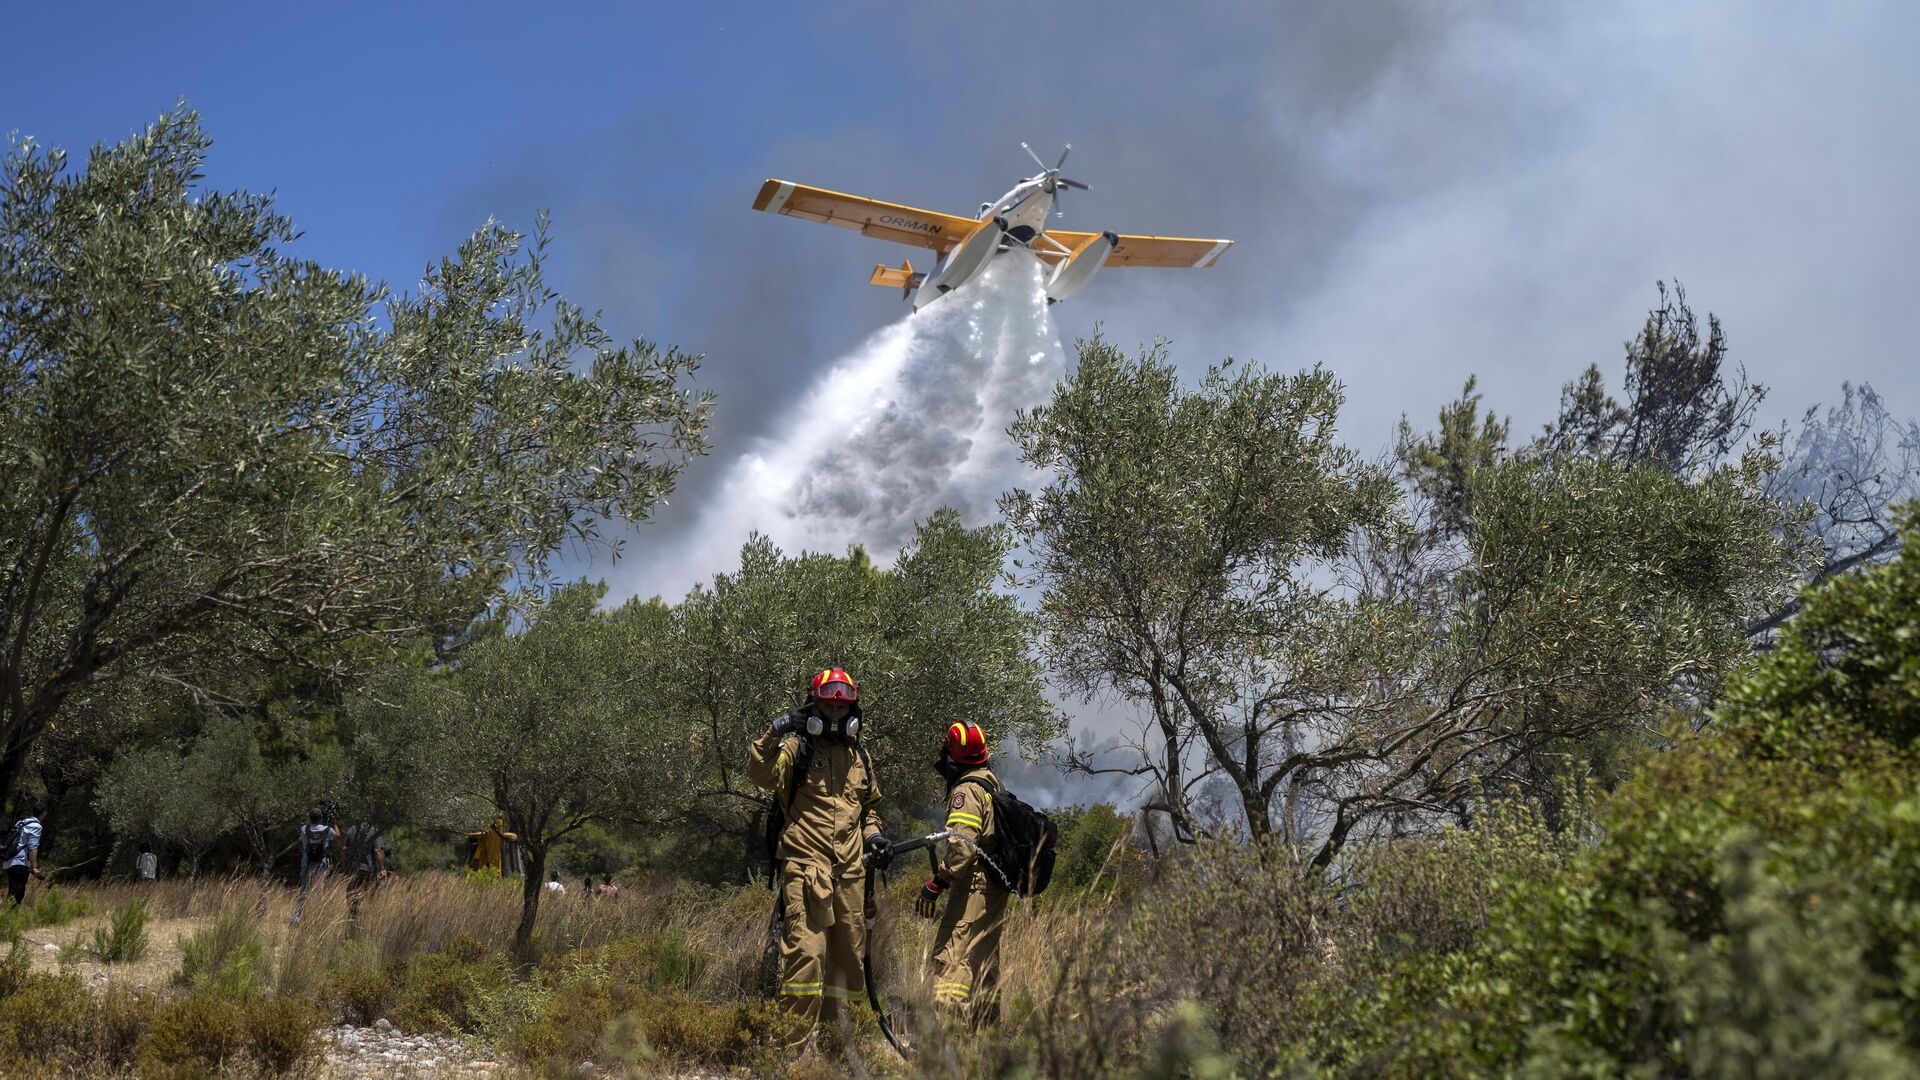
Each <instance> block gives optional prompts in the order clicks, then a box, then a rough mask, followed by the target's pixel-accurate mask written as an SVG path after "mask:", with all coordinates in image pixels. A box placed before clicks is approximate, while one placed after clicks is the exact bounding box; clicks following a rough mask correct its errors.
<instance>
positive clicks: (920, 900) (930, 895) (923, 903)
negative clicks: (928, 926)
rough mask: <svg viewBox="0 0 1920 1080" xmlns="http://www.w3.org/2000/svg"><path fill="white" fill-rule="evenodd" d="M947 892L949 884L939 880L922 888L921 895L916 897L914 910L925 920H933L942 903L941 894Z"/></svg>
mask: <svg viewBox="0 0 1920 1080" xmlns="http://www.w3.org/2000/svg"><path fill="white" fill-rule="evenodd" d="M946 891H947V883H946V882H944V881H941V880H940V879H939V878H934V879H932V880H931V881H928V882H927V883H926V884H925V885H922V886H920V895H919V896H916V897H914V900H913V910H914V911H915V912H916V913H917V914H919V916H920V917H921V918H923V919H931V918H933V913H934V909H935V906H936V905H938V904H939V903H940V894H941V893H943V892H946Z"/></svg>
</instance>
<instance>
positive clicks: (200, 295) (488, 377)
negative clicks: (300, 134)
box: [0, 107, 708, 796]
mask: <svg viewBox="0 0 1920 1080" xmlns="http://www.w3.org/2000/svg"><path fill="white" fill-rule="evenodd" d="M208 145H209V141H208V138H207V136H206V134H205V133H204V132H203V130H202V128H201V126H200V123H199V119H198V117H197V116H196V115H195V114H194V113H192V112H191V111H190V110H188V109H186V108H184V107H182V108H177V109H175V110H174V111H172V112H169V113H167V114H165V115H163V116H162V117H161V118H160V119H159V120H158V121H157V122H156V123H154V124H153V125H152V126H150V127H148V128H147V129H146V130H145V131H143V132H141V133H139V134H137V135H134V136H133V137H131V138H128V139H126V140H125V141H123V142H121V143H118V144H115V145H102V146H98V147H96V148H95V149H94V150H93V151H92V153H91V154H90V155H89V156H88V160H87V162H86V165H85V167H84V169H81V170H79V171H72V170H69V169H68V167H67V159H66V155H65V154H64V153H62V152H61V151H58V150H46V149H42V148H40V147H38V146H36V145H35V144H34V143H33V142H32V141H31V140H24V141H17V142H15V143H13V144H12V146H11V148H10V150H9V152H8V153H7V155H6V158H5V162H4V165H0V796H5V795H7V794H9V793H11V791H12V790H13V789H14V787H15V786H16V785H17V783H18V781H19V778H20V774H21V770H22V767H23V765H24V764H25V762H26V761H27V757H28V754H29V753H30V751H31V750H32V747H33V745H34V742H35V740H36V739H38V738H39V737H40V736H41V735H42V734H43V733H44V732H45V731H46V730H47V729H48V727H49V725H50V724H52V723H53V722H54V720H55V718H56V717H58V716H59V715H60V711H61V709H62V707H63V706H64V705H65V704H66V703H67V702H69V701H70V700H72V699H73V698H74V695H75V694H76V693H79V692H81V691H83V690H86V689H89V688H92V687H95V686H98V685H99V684H102V683H105V682H109V681H114V680H127V679H147V680H161V681H171V682H174V683H178V684H184V685H188V686H196V685H200V684H202V683H203V682H204V681H207V680H210V679H213V678H216V677H217V675H218V673H219V672H220V671H222V670H223V669H224V668H225V667H227V666H229V665H233V664H246V663H251V664H268V665H276V664H279V665H285V664H294V665H302V666H305V667H308V668H311V669H313V670H314V671H316V672H319V673H322V674H324V675H327V676H349V675H353V674H355V673H357V672H359V671H362V670H365V669H366V668H367V667H368V666H369V665H371V664H374V663H377V662H379V661H380V660H381V659H382V652H383V651H384V650H383V647H382V646H383V645H384V644H385V643H392V642H401V641H407V640H411V639H413V638H415V637H417V636H418V635H421V634H423V633H433V632H437V631H442V630H444V629H446V628H448V627H458V626H461V625H464V624H465V623H466V622H467V621H468V620H469V619H471V618H472V617H473V616H474V614H475V613H477V612H479V611H480V610H482V609H484V608H485V607H486V606H487V605H488V604H489V603H490V602H492V601H493V600H494V599H495V598H496V596H497V594H498V592H499V591H500V590H501V588H502V587H503V586H504V585H506V584H508V583H509V582H510V581H512V580H514V579H515V577H516V575H523V576H531V577H536V578H537V577H539V576H541V575H543V573H544V569H545V566H546V560H547V558H548V556H549V554H550V553H551V552H553V551H554V550H555V549H556V548H557V546H558V545H559V544H561V543H562V542H563V541H565V540H566V539H567V538H568V537H570V536H572V537H583V538H589V539H591V538H592V537H593V522H594V521H596V520H604V519H620V518H638V517H643V516H644V515H645V514H646V513H647V511H648V509H649V507H651V506H652V505H653V503H654V502H655V500H656V499H658V498H659V497H660V496H661V495H662V494H663V493H665V492H666V491H667V490H668V489H669V488H670V486H671V484H672V482H673V480H674V477H675V476H676V474H677V472H678V470H679V468H680V467H681V465H682V464H683V463H684V461H685V459H686V456H687V455H688V454H690V453H693V452H697V451H699V450H700V449H701V448H702V432H703V430H704V426H705V422H706V418H707V414H708V403H707V401H706V400H705V399H704V398H697V397H695V396H694V395H693V394H692V393H690V392H689V391H688V390H687V389H686V388H685V385H684V379H685V377H686V376H687V375H688V374H689V373H690V372H691V371H692V370H693V367H694V360H693V358H691V357H688V356H685V355H682V354H680V353H678V352H674V351H670V350H669V351H665V352H663V351H661V350H659V349H656V348H655V347H653V346H651V345H648V344H646V343H644V342H634V343H631V344H628V345H624V346H621V345H616V344H615V343H613V342H612V341H610V340H609V339H608V337H607V336H606V335H605V334H604V333H603V332H602V331H601V330H600V328H599V327H598V325H597V324H596V322H595V320H594V319H593V318H592V317H590V316H589V315H588V314H587V313H585V312H583V311H581V310H580V309H579V308H577V307H575V306H573V305H571V304H569V303H567V302H566V301H565V300H564V299H563V298H561V297H559V296H558V295H556V294H555V293H553V292H552V291H551V290H550V289H549V288H548V287H547V286H546V284H545V282H544V278H543V276H542V258H543V253H544V248H545V243H546V240H545V235H544V222H542V229H541V231H540V234H539V235H538V236H537V237H536V238H535V240H534V241H533V242H532V243H531V244H529V243H528V242H527V239H526V238H525V237H523V236H522V235H521V234H519V233H516V232H513V231H511V230H509V229H506V228H504V227H501V226H499V225H495V224H491V223H490V224H488V225H487V226H486V227H484V228H482V229H481V230H479V231H478V232H476V233H475V234H474V235H473V237H472V238H471V239H469V240H468V241H467V242H466V243H464V244H462V245H461V246H460V248H459V250H458V251H457V252H456V253H454V254H453V255H451V256H449V257H447V258H444V259H442V260H440V261H439V262H437V263H436V264H434V265H433V266H431V267H429V268H428V269H427V271H426V274H425V277H424V279H423V280H422V282H421V285H420V289H419V291H418V293H416V294H395V293H392V292H390V291H389V290H387V289H386V288H385V287H383V286H380V285H376V284H372V283H369V282H368V281H366V280H364V279H363V278H361V277H359V276H357V275H355V274H352V273H348V272H345V271H340V270H334V269H330V268H327V267H324V266H320V265H316V264H315V263H313V262H311V261H308V260H305V259H302V258H299V257H298V256H296V255H294V254H293V253H292V252H291V251H289V250H288V247H289V245H291V244H292V243H293V242H294V241H295V240H296V239H297V237H298V231H297V229H296V228H295V226H294V224H293V222H291V221H290V220H289V219H287V218H286V217H285V216H283V215H281V214H279V213H277V212H275V210H274V207H273V202H272V199H271V197H270V196H266V195H257V194H251V193H247V192H243V191H219V190H213V189H210V188H208V187H207V186H205V185H204V184H203V183H202V182H201V170H202V166H203V163H204V161H205V156H206V152H207V148H208Z"/></svg>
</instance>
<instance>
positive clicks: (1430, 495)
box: [1394, 377, 1513, 533]
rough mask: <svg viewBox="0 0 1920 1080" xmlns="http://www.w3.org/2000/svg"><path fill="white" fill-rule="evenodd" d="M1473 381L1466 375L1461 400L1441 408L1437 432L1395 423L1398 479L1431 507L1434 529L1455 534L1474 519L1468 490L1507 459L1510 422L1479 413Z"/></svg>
mask: <svg viewBox="0 0 1920 1080" xmlns="http://www.w3.org/2000/svg"><path fill="white" fill-rule="evenodd" d="M1477 381H1478V380H1476V379H1474V378H1472V377H1469V378H1468V379H1467V385H1466V386H1465V387H1463V388H1462V389H1461V391H1460V397H1459V398H1458V399H1457V400H1455V401H1452V402H1449V403H1448V404H1446V405H1443V406H1441V408H1440V423H1439V428H1438V430H1436V431H1434V432H1432V433H1428V434H1420V433H1416V432H1415V431H1414V428H1413V425H1412V424H1410V423H1408V422H1407V419H1406V418H1405V417H1401V419H1400V428H1399V437H1398V442H1397V443H1396V445H1395V447H1394V456H1395V457H1396V458H1398V459H1399V462H1400V469H1401V475H1402V476H1404V477H1405V478H1406V480H1407V482H1408V483H1409V484H1410V485H1411V486H1412V487H1413V490H1414V491H1416V492H1418V493H1419V494H1420V495H1422V496H1423V497H1425V498H1426V499H1427V500H1428V501H1429V502H1430V503H1431V504H1432V506H1433V512H1434V515H1435V517H1436V518H1437V521H1436V526H1437V527H1439V528H1441V529H1444V530H1446V531H1449V532H1453V533H1459V532H1463V531H1465V529H1466V526H1467V522H1469V521H1471V520H1472V519H1473V492H1474V488H1475V486H1476V485H1477V484H1478V482H1479V480H1480V475H1481V473H1482V472H1484V471H1485V470H1486V469H1489V468H1491V467H1492V466H1494V465H1497V464H1499V463H1500V461H1502V460H1503V459H1505V457H1506V456H1507V436H1508V434H1509V433H1510V432H1511V431H1512V428H1513V423H1512V421H1510V420H1502V419H1501V418H1500V417H1498V416H1496V415H1494V414H1493V413H1492V412H1488V413H1487V414H1486V415H1484V416H1482V415H1481V413H1480V398H1481V395H1480V394H1479V393H1478V392H1477V391H1476V390H1475V389H1474V386H1475V384H1476V383H1477Z"/></svg>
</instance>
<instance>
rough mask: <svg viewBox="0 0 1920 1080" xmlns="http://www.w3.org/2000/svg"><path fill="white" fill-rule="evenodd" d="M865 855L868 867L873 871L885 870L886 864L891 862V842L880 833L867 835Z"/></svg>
mask: <svg viewBox="0 0 1920 1080" xmlns="http://www.w3.org/2000/svg"><path fill="white" fill-rule="evenodd" d="M866 854H867V865H868V866H871V867H873V868H874V869H875V870H885V869H886V868H887V864H888V863H890V862H892V861H893V841H891V840H889V839H887V838H886V837H885V836H883V835H881V834H880V833H869V834H868V836H867V852H866Z"/></svg>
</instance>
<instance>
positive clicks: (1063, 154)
mask: <svg viewBox="0 0 1920 1080" xmlns="http://www.w3.org/2000/svg"><path fill="white" fill-rule="evenodd" d="M1020 149H1022V150H1025V151H1026V152H1027V156H1028V157H1030V158H1032V159H1033V163H1034V164H1035V165H1038V166H1040V172H1041V175H1042V176H1044V177H1045V178H1046V181H1047V192H1048V193H1049V194H1051V195H1053V197H1054V198H1053V205H1054V215H1053V216H1054V217H1062V216H1064V212H1063V211H1061V210H1060V202H1061V199H1060V189H1061V188H1076V189H1078V190H1080V191H1091V190H1093V189H1092V188H1090V187H1088V186H1087V185H1085V184H1083V183H1081V182H1080V181H1078V180H1069V179H1067V178H1066V177H1064V176H1061V175H1060V166H1062V165H1065V164H1066V163H1067V155H1068V154H1071V153H1073V144H1072V143H1068V144H1067V148H1066V149H1065V150H1062V151H1060V160H1058V161H1056V162H1054V163H1053V167H1052V168H1048V167H1047V163H1046V162H1044V161H1042V160H1040V155H1039V154H1036V153H1034V152H1033V147H1031V146H1028V145H1027V144H1026V143H1021V144H1020Z"/></svg>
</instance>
